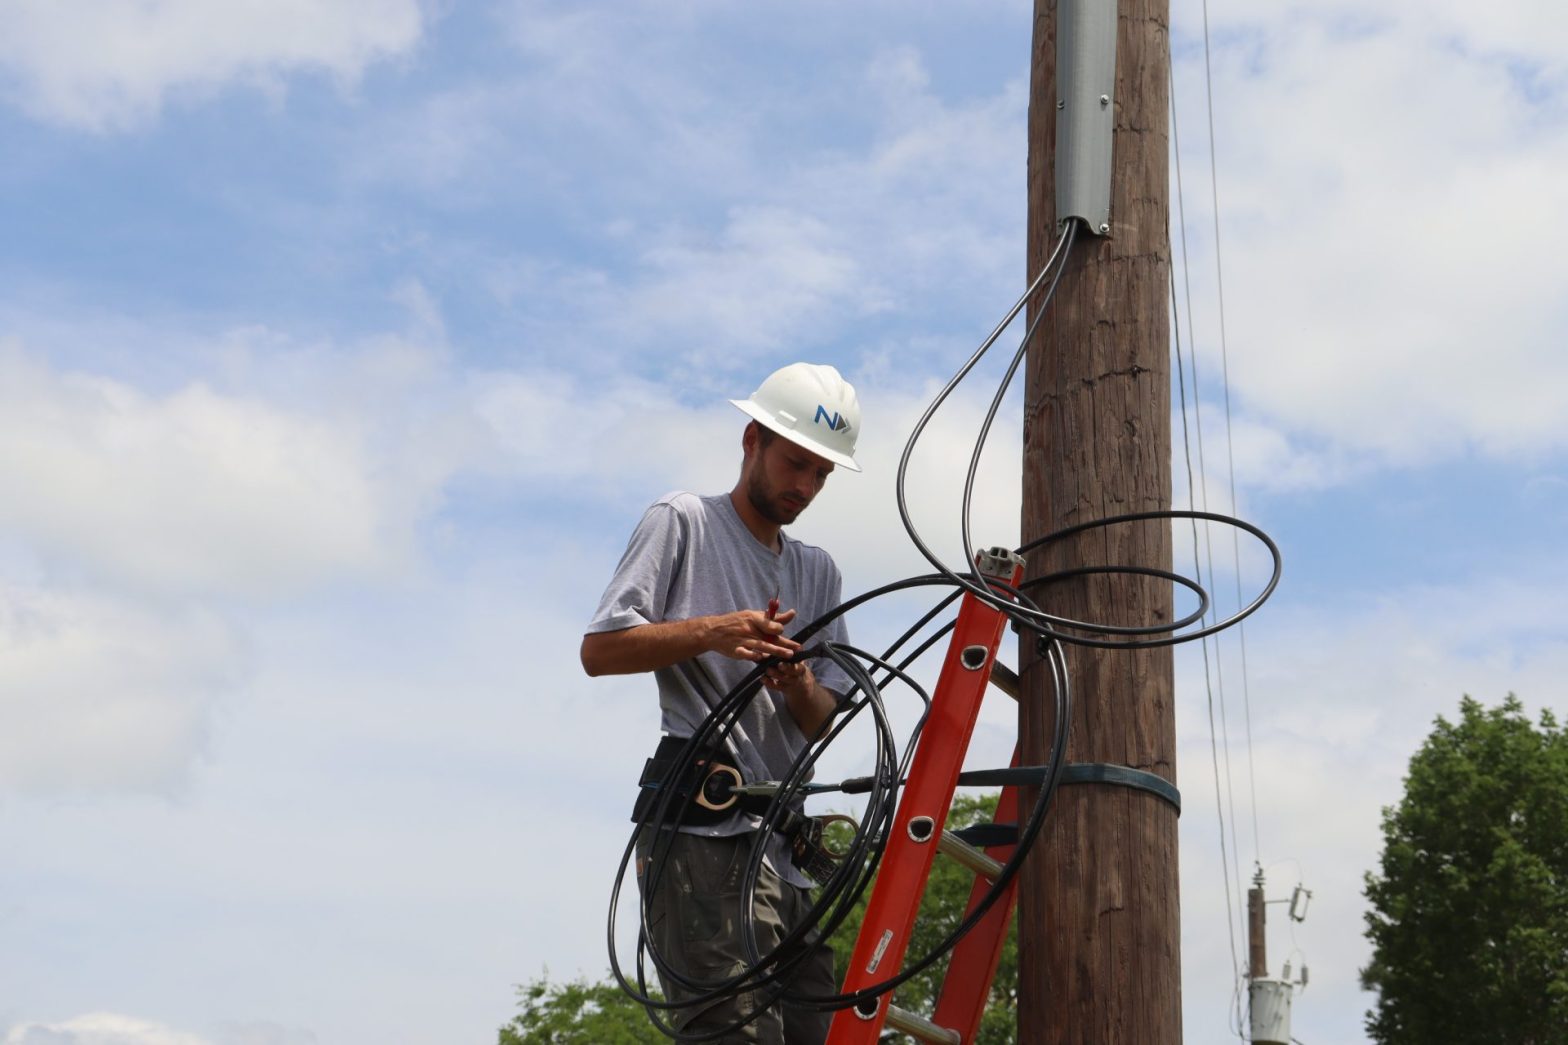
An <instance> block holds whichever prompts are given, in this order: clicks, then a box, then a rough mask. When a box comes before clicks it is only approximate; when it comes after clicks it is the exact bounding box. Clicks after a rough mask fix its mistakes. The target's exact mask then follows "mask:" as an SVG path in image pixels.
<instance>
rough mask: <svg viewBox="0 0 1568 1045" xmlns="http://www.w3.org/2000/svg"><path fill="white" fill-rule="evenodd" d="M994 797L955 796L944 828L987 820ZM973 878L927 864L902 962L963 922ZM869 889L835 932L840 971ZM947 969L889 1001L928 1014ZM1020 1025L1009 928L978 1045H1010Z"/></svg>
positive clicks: (946, 865) (934, 970) (942, 863)
mask: <svg viewBox="0 0 1568 1045" xmlns="http://www.w3.org/2000/svg"><path fill="white" fill-rule="evenodd" d="M996 800H997V796H996V794H995V793H994V792H993V793H991V794H986V795H967V794H958V795H955V796H954V798H953V806H952V809H951V810H950V811H949V812H948V816H947V827H948V829H949V830H952V831H957V830H960V829H962V828H965V827H968V826H969V825H971V824H976V823H984V822H987V821H989V820H990V819H991V818H992V816H993V814H994V813H995V810H996ZM973 884H974V875H973V873H971V872H970V871H967V870H965V869H964V868H963V867H962V866H960V865H959V864H957V863H955V862H954V861H952V860H948V859H944V858H942V857H940V856H939V857H938V858H937V859H936V861H935V862H934V863H933V864H932V865H931V876H930V877H929V878H927V879H926V894H925V898H924V900H923V901H922V902H921V905H920V917H919V919H917V920H916V922H915V929H914V932H913V933H912V934H911V935H910V938H909V949H908V951H907V952H906V959H909V960H913V959H916V958H919V957H920V956H921V955H924V954H927V953H929V952H930V950H931V949H932V948H933V947H935V946H936V945H937V944H938V943H940V942H941V941H942V940H943V939H945V938H946V937H947V935H948V934H949V933H951V932H952V931H953V930H954V929H956V928H958V923H959V922H960V921H962V920H963V917H964V907H965V906H966V905H967V904H968V903H969V890H970V887H971V886H972V885H973ZM870 896H871V889H869V888H868V889H867V890H866V892H865V894H864V895H863V896H862V897H861V898H860V903H859V904H858V905H857V906H856V908H855V910H854V911H853V913H851V914H850V916H849V917H848V918H846V919H845V920H844V923H843V924H842V925H840V926H839V927H838V930H837V931H836V932H835V933H834V934H833V939H832V942H833V950H834V951H835V952H837V954H838V958H839V968H840V970H841V971H842V969H843V965H844V962H845V960H846V959H847V958H848V957H849V952H850V951H851V950H852V949H853V948H854V946H855V936H856V934H857V933H859V931H860V921H861V918H862V916H863V915H864V914H865V906H866V902H867V901H868V900H869V899H870ZM946 971H947V959H946V958H945V957H944V958H943V959H942V960H941V961H939V962H937V963H936V964H934V965H933V966H932V967H931V968H929V969H927V970H926V971H925V972H924V973H921V974H920V975H919V976H916V977H914V978H913V979H911V980H910V981H909V982H908V983H906V984H904V985H903V986H902V987H899V988H898V989H897V990H896V991H894V992H893V1003H894V1004H895V1005H897V1006H898V1007H899V1008H901V1009H907V1010H908V1011H910V1012H914V1013H918V1014H920V1015H923V1016H930V1015H931V1013H932V1012H933V1011H934V1010H935V1009H936V1001H937V995H938V994H939V993H940V992H941V989H942V977H943V975H944V974H945V973H946ZM1017 1026H1018V931H1017V929H1016V927H1015V928H1012V929H1009V930H1008V933H1007V941H1006V943H1004V944H1003V946H1002V958H1001V961H1000V963H999V964H998V965H997V968H996V977H995V978H994V979H993V980H992V981H991V997H990V999H989V1000H988V1001H987V1002H986V1008H985V1015H984V1016H983V1017H982V1018H981V1021H980V1034H979V1036H978V1038H977V1039H976V1041H977V1045H1011V1043H1012V1042H1013V1041H1015V1040H1016V1038H1017V1034H1018V1031H1017ZM884 1040H894V1041H910V1040H913V1039H910V1038H907V1037H906V1036H904V1035H892V1036H891V1037H890V1038H889V1039H884Z"/></svg>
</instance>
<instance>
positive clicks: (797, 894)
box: [637, 829, 837, 1045]
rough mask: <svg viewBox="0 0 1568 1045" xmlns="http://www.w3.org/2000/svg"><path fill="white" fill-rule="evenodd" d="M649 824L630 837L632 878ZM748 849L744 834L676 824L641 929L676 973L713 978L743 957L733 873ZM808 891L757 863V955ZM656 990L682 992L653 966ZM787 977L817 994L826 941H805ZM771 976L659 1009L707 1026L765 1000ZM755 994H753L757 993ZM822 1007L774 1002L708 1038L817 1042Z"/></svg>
mask: <svg viewBox="0 0 1568 1045" xmlns="http://www.w3.org/2000/svg"><path fill="white" fill-rule="evenodd" d="M652 840H653V833H652V831H651V829H645V830H644V831H643V834H642V837H641V838H639V839H638V840H637V884H638V887H639V888H641V887H642V884H643V875H644V873H645V870H646V867H647V861H648V856H649V854H650V852H651V850H652ZM750 854H751V836H750V835H749V834H743V835H735V836H732V837H729V838H707V837H704V836H701V835H693V834H687V833H685V832H677V833H676V837H675V840H674V841H673V842H672V843H671V846H670V853H669V857H668V861H667V862H666V863H665V865H664V872H663V874H662V875H661V876H660V878H659V881H658V882H657V883H656V892H655V895H653V896H651V897H649V898H648V901H647V904H648V914H647V922H646V925H645V929H646V931H647V933H648V936H649V939H651V940H652V942H653V945H654V946H655V947H656V948H657V949H658V951H659V955H660V957H661V958H663V959H664V960H665V961H666V962H668V963H669V964H670V965H672V966H674V967H675V968H676V969H677V970H680V971H681V972H682V973H683V974H684V975H686V976H689V977H691V978H693V979H697V980H719V979H722V978H724V977H726V976H732V975H734V974H735V973H737V972H738V971H740V970H741V969H742V968H743V967H745V965H746V964H747V963H746V957H745V949H744V946H743V945H742V943H741V939H740V934H741V931H742V928H741V906H740V893H741V888H740V887H741V878H742V877H743V876H744V875H745V873H746V861H747V859H748V858H749V857H750ZM810 906H811V902H810V894H809V893H807V891H806V890H805V889H801V888H799V887H797V886H794V885H790V884H789V883H788V882H785V881H784V880H783V879H781V878H779V876H778V875H776V874H774V873H773V872H772V871H771V870H769V869H768V868H767V867H766V866H764V867H763V868H762V869H761V871H760V872H759V874H758V876H757V884H756V888H755V890H754V894H753V907H754V909H755V924H756V931H757V953H758V954H760V955H766V954H767V953H768V952H769V951H770V950H772V948H773V947H774V945H775V944H777V943H778V941H779V940H781V939H783V938H784V936H785V935H786V934H787V933H788V932H789V931H790V930H791V929H792V928H793V927H794V926H796V925H798V924H799V923H800V921H801V919H802V918H804V916H805V914H806V912H807V911H808V910H809V909H810ZM660 983H661V986H662V987H663V988H664V994H665V997H666V998H668V999H670V1000H672V1001H676V1000H679V999H681V998H683V997H691V996H692V992H691V991H688V990H683V989H682V988H680V986H679V985H677V984H673V983H670V982H667V978H666V977H664V976H662V975H661V976H660ZM788 986H789V987H790V988H791V989H793V990H795V991H799V992H802V993H805V994H811V995H826V994H833V993H835V992H836V990H837V980H836V979H835V978H834V973H833V951H832V949H831V948H829V947H828V946H827V945H826V944H825V943H819V944H817V945H815V946H814V947H813V948H812V953H811V955H810V956H809V957H807V958H806V959H804V960H803V961H802V962H801V964H800V965H798V966H796V968H795V971H794V972H793V973H792V974H791V977H790V979H789V980H788ZM773 989H776V987H775V985H773V984H769V985H768V987H765V988H762V989H761V990H760V991H741V992H739V993H737V994H735V995H733V996H732V997H730V998H728V999H725V1000H723V1001H720V1002H717V1003H713V1004H711V1005H705V1006H693V1007H692V1008H690V1009H676V1010H673V1011H671V1012H668V1013H666V1014H665V1015H666V1019H667V1020H669V1021H670V1022H673V1023H674V1024H675V1025H676V1026H677V1027H678V1028H680V1029H681V1030H686V1031H702V1030H716V1029H718V1028H719V1027H722V1026H724V1025H725V1024H728V1023H733V1022H735V1021H736V1020H737V1019H739V1018H740V1017H741V1016H742V1015H743V1014H745V1013H748V1012H751V1011H752V1010H754V1009H755V1008H756V1007H757V1006H758V1005H759V1004H761V1002H762V1001H764V1000H766V998H767V996H768V994H769V992H770V990H773ZM759 994H760V995H761V997H760V998H759V997H758V995H759ZM832 1019H833V1014H832V1013H831V1012H818V1011H816V1010H814V1009H809V1008H806V1007H804V1006H800V1005H794V1004H790V1003H788V1002H779V1003H778V1004H776V1005H774V1006H772V1007H771V1008H769V1009H766V1010H765V1011H763V1012H761V1013H758V1014H757V1016H756V1018H754V1019H753V1020H751V1022H749V1023H747V1024H746V1025H745V1026H743V1027H739V1028H737V1029H735V1030H734V1031H731V1032H730V1033H728V1034H726V1035H725V1036H724V1037H723V1038H721V1039H718V1040H719V1041H720V1042H722V1043H729V1042H748V1043H758V1045H822V1042H823V1041H825V1040H826V1038H827V1035H828V1026H829V1025H830V1024H831V1023H832Z"/></svg>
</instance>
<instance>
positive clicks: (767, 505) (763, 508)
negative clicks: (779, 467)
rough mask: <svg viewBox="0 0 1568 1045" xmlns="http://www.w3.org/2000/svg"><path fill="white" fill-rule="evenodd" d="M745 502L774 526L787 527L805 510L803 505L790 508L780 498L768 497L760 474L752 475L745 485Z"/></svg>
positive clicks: (768, 494)
mask: <svg viewBox="0 0 1568 1045" xmlns="http://www.w3.org/2000/svg"><path fill="white" fill-rule="evenodd" d="M746 500H748V501H750V502H751V506H752V507H753V508H755V509H757V514H758V515H760V516H762V517H763V518H764V519H766V520H768V522H770V523H773V524H774V525H775V526H788V525H789V524H790V523H792V522H794V521H795V520H796V519H797V518H799V517H800V513H801V512H803V511H804V510H805V508H806V506H805V505H801V506H800V507H799V508H792V507H790V505H789V504H787V503H786V502H785V501H784V499H783V498H782V497H775V496H772V495H770V493H769V491H768V488H767V486H766V485H765V484H764V482H763V478H762V475H761V474H760V473H759V474H754V475H753V476H752V477H751V481H750V482H748V483H747V484H746Z"/></svg>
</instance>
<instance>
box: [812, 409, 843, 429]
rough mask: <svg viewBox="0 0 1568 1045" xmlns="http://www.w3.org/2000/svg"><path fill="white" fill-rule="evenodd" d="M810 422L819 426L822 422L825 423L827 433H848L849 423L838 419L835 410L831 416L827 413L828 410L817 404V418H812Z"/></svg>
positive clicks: (840, 418)
mask: <svg viewBox="0 0 1568 1045" xmlns="http://www.w3.org/2000/svg"><path fill="white" fill-rule="evenodd" d="M812 420H813V421H815V422H816V423H817V424H821V423H822V422H824V421H826V422H827V423H828V430H829V431H833V432H847V431H849V422H848V421H846V420H844V419H843V418H842V417H840V416H839V413H838V411H837V410H835V411H833V412H832V413H831V414H830V413H828V408H827V407H825V406H823V405H822V404H821V403H818V404H817V416H816V417H813V418H812Z"/></svg>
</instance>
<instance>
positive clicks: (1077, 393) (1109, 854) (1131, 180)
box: [1018, 0, 1181, 1045]
mask: <svg viewBox="0 0 1568 1045" xmlns="http://www.w3.org/2000/svg"><path fill="white" fill-rule="evenodd" d="M1104 2H1107V3H1115V4H1117V6H1118V16H1117V30H1116V38H1117V45H1116V76H1115V84H1116V86H1115V91H1114V97H1113V101H1112V104H1113V105H1114V109H1115V121H1114V133H1113V158H1112V161H1111V163H1112V175H1111V218H1110V226H1111V227H1110V230H1109V231H1110V235H1109V236H1106V237H1099V236H1094V235H1090V234H1081V235H1080V236H1079V239H1078V245H1077V247H1076V249H1075V250H1074V251H1073V254H1072V256H1071V257H1070V258H1069V260H1068V263H1067V268H1066V271H1065V275H1064V276H1063V277H1062V281H1061V286H1060V288H1059V289H1058V291H1057V294H1056V297H1055V300H1054V301H1053V302H1052V304H1051V306H1050V309H1049V311H1048V313H1047V315H1046V317H1045V319H1044V322H1043V323H1042V324H1041V326H1040V328H1039V331H1038V332H1037V334H1036V336H1035V339H1034V342H1033V344H1032V345H1031V346H1030V349H1029V356H1028V363H1027V370H1026V375H1027V376H1026V385H1025V387H1026V393H1025V396H1026V399H1025V417H1024V480H1023V482H1024V490H1023V536H1024V540H1025V541H1026V542H1027V541H1029V540H1031V539H1032V538H1034V537H1038V536H1041V535H1043V534H1045V533H1048V532H1051V531H1054V530H1057V529H1060V528H1061V527H1063V526H1068V525H1071V524H1073V523H1079V522H1086V521H1088V520H1091V519H1095V518H1101V517H1104V516H1109V515H1118V514H1123V513H1128V512H1137V511H1146V510H1152V509H1164V508H1169V507H1170V502H1171V475H1170V465H1171V441H1170V328H1169V315H1170V313H1169V301H1168V294H1167V291H1168V287H1169V279H1170V271H1169V269H1170V253H1169V246H1168V243H1169V240H1168V237H1167V218H1168V213H1169V191H1168V151H1167V150H1168V148H1169V142H1168V134H1169V129H1168V115H1167V114H1168V99H1169V94H1168V86H1167V85H1168V83H1169V80H1168V71H1167V63H1168V61H1169V51H1168V38H1167V27H1168V25H1169V21H1168V0H1104ZM1034 25H1035V29H1034V55H1033V68H1032V81H1031V87H1030V101H1029V236H1028V244H1029V246H1028V252H1029V272H1028V277H1029V278H1030V279H1031V280H1032V279H1033V278H1034V276H1035V275H1036V274H1037V273H1038V272H1039V271H1040V269H1041V267H1042V266H1043V265H1044V263H1045V259H1046V257H1047V254H1048V252H1049V250H1050V247H1051V246H1052V244H1053V243H1054V242H1055V240H1056V238H1057V236H1058V234H1059V233H1058V228H1057V216H1056V214H1055V203H1054V198H1053V197H1054V191H1055V177H1054V174H1053V168H1054V167H1055V164H1056V157H1055V156H1054V155H1053V153H1054V149H1055V131H1056V118H1057V117H1056V94H1057V92H1056V81H1057V76H1056V67H1057V50H1056V25H1057V0H1036V3H1035V23H1034ZM1038 307H1039V303H1038V302H1035V303H1034V305H1033V308H1035V309H1037V308H1038ZM1086 564H1092V565H1099V564H1115V565H1141V566H1154V567H1159V568H1163V569H1167V570H1168V569H1170V566H1171V524H1170V522H1169V521H1168V520H1160V521H1157V522H1150V523H1140V524H1136V525H1126V526H1119V527H1116V528H1113V529H1109V530H1096V531H1092V532H1090V533H1089V534H1087V535H1085V536H1084V537H1082V538H1079V539H1074V540H1072V541H1068V542H1063V543H1061V544H1059V545H1057V546H1052V547H1049V548H1047V549H1043V550H1042V551H1038V552H1035V553H1033V554H1031V556H1030V561H1029V574H1030V575H1031V576H1039V575H1041V574H1045V573H1049V572H1052V571H1055V570H1061V569H1066V568H1070V567H1072V566H1078V565H1086ZM1035 594H1036V595H1037V597H1038V599H1039V601H1040V602H1041V604H1042V605H1043V606H1044V608H1045V609H1047V610H1048V611H1049V612H1052V613H1055V614H1058V615H1060V616H1066V617H1072V618H1075V619H1080V620H1094V621H1108V622H1115V623H1121V624H1152V623H1156V622H1165V621H1169V620H1170V619H1171V605H1172V595H1171V586H1170V584H1169V583H1168V582H1164V581H1158V580H1152V579H1150V578H1147V577H1136V576H1115V577H1105V576H1090V577H1085V578H1079V579H1077V580H1074V581H1069V582H1063V583H1058V584H1053V585H1051V586H1049V587H1047V588H1043V589H1037V590H1036V592H1035ZM1022 647H1023V648H1022V649H1021V651H1020V659H1019V662H1020V665H1021V666H1022V668H1023V680H1024V694H1023V695H1024V699H1023V701H1022V703H1021V711H1020V723H1019V728H1020V737H1021V739H1022V743H1023V745H1024V755H1025V758H1026V760H1027V761H1028V762H1030V763H1032V764H1037V765H1038V764H1041V763H1043V762H1044V761H1045V760H1046V758H1047V755H1048V752H1049V744H1050V738H1051V736H1052V732H1053V730H1054V728H1055V723H1054V721H1053V717H1054V712H1053V710H1052V699H1051V690H1050V680H1049V675H1048V672H1047V671H1046V670H1045V666H1044V665H1043V664H1041V663H1040V662H1039V661H1038V658H1037V657H1036V654H1035V650H1034V644H1033V642H1032V640H1031V639H1029V638H1028V637H1025V638H1024V640H1023V642H1022ZM1067 663H1068V673H1069V675H1070V678H1071V681H1072V689H1073V698H1074V704H1073V713H1072V720H1071V731H1070V733H1069V741H1068V747H1067V754H1068V761H1069V762H1099V763H1109V764H1112V765H1118V766H1130V767H1133V768H1135V769H1142V770H1146V771H1149V772H1152V773H1155V774H1158V775H1159V776H1162V777H1164V778H1165V779H1166V780H1169V781H1171V782H1173V783H1174V781H1175V762H1176V750H1175V748H1176V742H1175V732H1176V728H1175V713H1174V708H1173V688H1174V687H1173V681H1172V656H1171V651H1170V650H1169V649H1168V648H1166V649H1158V650H1151V651H1141V652H1129V651H1120V650H1112V651H1107V650H1096V649H1086V648H1082V647H1069V648H1068V657H1067ZM1018 919H1019V920H1018V927H1019V961H1020V969H1019V992H1018V993H1019V1014H1018V1024H1019V1034H1018V1040H1019V1041H1021V1042H1029V1043H1030V1045H1056V1043H1067V1042H1073V1043H1093V1045H1116V1043H1125V1045H1170V1043H1172V1042H1180V1041H1181V993H1180V990H1181V974H1180V911H1179V901H1178V895H1177V860H1176V811H1175V809H1173V808H1172V806H1171V805H1170V804H1168V803H1167V802H1165V801H1163V800H1162V799H1160V798H1159V797H1157V796H1156V795H1154V794H1151V793H1149V792H1147V791H1141V790H1134V789H1131V788H1127V787H1121V786H1116V785H1111V784H1100V783H1095V784H1075V785H1069V786H1064V787H1062V788H1061V789H1060V791H1059V792H1058V793H1057V796H1056V804H1055V807H1054V809H1053V812H1052V814H1051V817H1050V819H1049V821H1048V822H1047V826H1046V829H1045V830H1044V832H1042V834H1041V837H1040V839H1039V841H1038V843H1037V844H1036V845H1035V848H1034V850H1033V852H1032V853H1031V855H1030V857H1029V860H1028V862H1027V863H1026V865H1025V867H1024V871H1023V876H1022V879H1021V885H1020V890H1019V914H1018Z"/></svg>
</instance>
